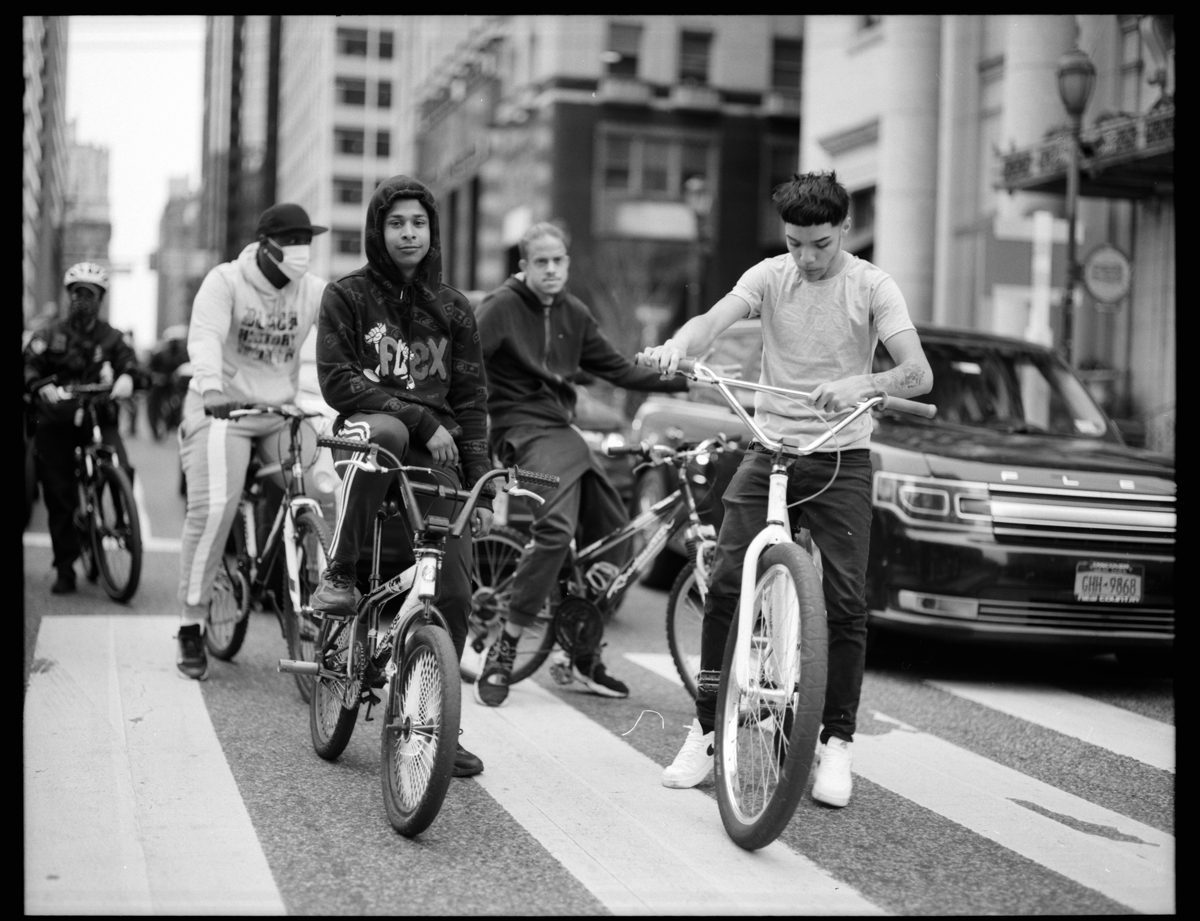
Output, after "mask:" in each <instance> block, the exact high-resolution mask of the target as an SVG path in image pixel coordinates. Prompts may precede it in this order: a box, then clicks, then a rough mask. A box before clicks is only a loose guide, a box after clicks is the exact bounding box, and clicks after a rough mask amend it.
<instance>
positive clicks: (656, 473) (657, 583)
mask: <svg viewBox="0 0 1200 921" xmlns="http://www.w3.org/2000/svg"><path fill="white" fill-rule="evenodd" d="M667 494H668V492H667V483H666V480H665V478H664V472H663V471H661V470H647V471H644V472H643V473H642V475H641V476H639V477H638V479H637V482H636V483H634V485H633V512H634V514H635V515H640V514H642V512H644V511H646V510H647V509H648V508H650V507H651V506H652V505H654V503H656V502H658V501H660V500H661V499H663V498H665V497H666V496H667ZM632 543H633V554H634V555H636V554H638V553H640V552H641V550H642V548H643V547H644V546H646V541H645V540H644V539H643V538H642V537H640V536H639V537H635V538H634V539H633V542H632ZM683 563H684V558H683V556H682V555H681V554H679V553H676V552H675V551H674V550H672V549H671V548H670V547H664V548H663V549H662V551H661V552H660V553H659V554H658V556H656V557H655V558H654V560H653V561H652V562H651V563H650V565H649V566H648V567H647V568H646V571H645V572H643V573H642V576H641V579H639V581H640V582H641V584H642V585H644V586H646V587H647V588H662V589H668V588H670V587H671V585H672V584H673V583H674V582H675V577H676V576H677V575H678V574H679V570H681V569H682V568H683Z"/></svg>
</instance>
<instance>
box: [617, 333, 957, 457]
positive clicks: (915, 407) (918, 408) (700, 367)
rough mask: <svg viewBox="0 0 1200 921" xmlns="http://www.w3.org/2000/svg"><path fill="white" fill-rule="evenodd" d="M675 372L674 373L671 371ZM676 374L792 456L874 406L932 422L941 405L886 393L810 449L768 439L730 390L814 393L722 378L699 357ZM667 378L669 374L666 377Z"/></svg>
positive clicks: (644, 361) (790, 440)
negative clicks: (710, 391)
mask: <svg viewBox="0 0 1200 921" xmlns="http://www.w3.org/2000/svg"><path fill="white" fill-rule="evenodd" d="M634 364H636V365H638V366H639V367H646V368H657V367H658V362H656V361H654V360H652V359H651V358H649V357H648V356H646V355H645V354H644V353H639V354H638V355H636V356H634ZM667 373H671V372H667ZM674 373H675V374H681V375H683V376H685V377H688V378H690V379H691V380H694V381H696V382H698V383H701V384H710V385H712V386H713V387H715V388H716V390H717V392H718V393H720V394H721V396H722V397H724V399H725V401H726V402H727V403H728V404H729V406H730V408H731V409H732V410H733V411H734V412H735V413H736V414H737V415H738V416H739V417H740V418H741V420H742V421H743V422H744V423H746V425H747V427H749V429H750V431H751V432H753V433H754V437H755V439H756V440H757V441H759V442H760V443H761V444H763V445H764V446H765V447H767V448H769V449H771V450H777V451H779V450H781V451H786V452H787V453H789V454H807V453H810V452H812V451H814V450H816V448H817V447H819V446H820V445H822V444H824V443H825V442H826V441H828V440H829V439H830V438H832V437H833V436H835V435H836V434H837V433H838V432H839V431H841V430H842V429H843V428H845V427H846V426H847V425H849V424H850V423H851V422H853V421H854V420H855V419H857V418H858V417H859V416H861V415H862V414H863V413H865V412H866V411H867V410H869V409H871V408H872V407H875V406H879V407H880V408H881V409H892V410H896V411H899V412H904V413H909V414H911V415H915V416H922V417H924V418H926V419H932V418H933V417H934V416H935V415H936V414H937V406H935V405H933V404H932V403H919V402H917V401H916V400H907V399H904V398H903V397H894V396H890V395H889V394H886V393H878V394H876V395H874V396H871V397H867V398H866V399H865V400H861V401H859V402H858V403H857V404H856V405H855V407H854V409H853V410H851V412H850V414H849V415H847V416H846V417H844V418H843V419H841V420H839V421H838V422H836V423H834V425H833V426H831V427H830V429H829V431H828V432H826V433H825V434H823V435H819V436H817V438H815V439H813V441H812V442H810V443H809V444H808V445H806V446H801V445H799V444H796V443H795V441H796V440H795V438H794V437H791V436H788V437H786V438H785V439H783V440H781V441H776V440H775V439H773V438H771V437H770V436H768V435H767V434H766V433H765V432H763V430H762V429H761V428H759V426H758V424H757V423H756V422H755V421H754V418H753V417H752V416H751V415H750V413H748V412H747V411H746V410H745V408H744V407H743V406H742V405H741V402H740V401H739V400H738V399H737V398H736V397H734V396H733V394H732V393H730V391H729V388H730V387H738V388H741V389H745V390H756V391H760V392H763V393H774V394H778V395H780V396H785V397H791V398H793V399H800V400H806V401H811V399H812V397H811V394H808V393H804V392H802V391H799V390H789V389H787V388H786V387H772V386H770V385H768V384H756V383H750V382H749V381H743V380H739V379H738V378H733V377H721V376H720V375H718V374H717V373H716V372H715V371H713V370H712V369H711V368H710V367H708V365H706V364H704V363H703V362H702V361H700V360H699V359H696V358H681V359H679V362H678V363H677V365H676V367H675V371H674ZM664 376H666V374H664Z"/></svg>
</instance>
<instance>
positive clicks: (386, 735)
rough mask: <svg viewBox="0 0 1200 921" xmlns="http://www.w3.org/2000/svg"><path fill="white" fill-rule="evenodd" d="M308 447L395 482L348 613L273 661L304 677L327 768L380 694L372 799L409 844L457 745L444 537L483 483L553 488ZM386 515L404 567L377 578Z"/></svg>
mask: <svg viewBox="0 0 1200 921" xmlns="http://www.w3.org/2000/svg"><path fill="white" fill-rule="evenodd" d="M318 443H319V444H321V445H324V446H326V447H329V448H336V449H342V450H347V451H351V452H354V453H355V454H356V455H365V458H360V457H359V456H355V457H352V458H350V459H349V460H342V461H338V462H337V463H338V464H339V465H346V464H352V465H355V466H357V467H359V468H360V469H362V470H365V471H367V472H370V473H384V472H389V471H390V472H393V473H394V474H395V480H394V482H393V483H392V485H391V486H389V488H388V492H387V494H386V495H385V496H384V499H383V502H382V504H381V505H380V508H379V511H378V512H377V513H376V516H375V523H374V534H373V539H372V544H371V574H370V577H369V579H368V583H367V590H366V593H365V594H364V595H363V596H362V598H361V599H360V600H359V602H358V607H357V610H356V612H355V614H354V615H353V616H352V617H340V616H337V615H331V614H328V613H324V612H317V616H318V617H319V618H320V621H321V627H320V632H319V634H318V638H317V653H316V655H315V656H313V657H312V658H311V659H310V660H308V661H303V660H298V659H295V658H293V659H280V660H279V670H280V671H282V672H289V673H291V674H293V675H307V676H311V678H312V679H313V680H314V682H315V684H314V687H313V692H312V699H311V700H310V701H309V730H310V733H311V736H312V743H313V748H314V750H315V751H316V753H317V754H318V755H320V756H321V757H322V758H324V759H326V760H327V761H334V760H336V759H337V758H338V757H339V756H340V755H341V754H342V752H343V751H345V749H346V745H347V744H349V742H350V736H351V734H352V733H353V732H354V726H355V723H356V721H357V719H358V712H359V708H360V707H361V705H362V704H364V703H365V704H366V705H367V712H366V716H365V718H364V719H365V720H367V721H369V720H370V719H371V709H372V707H374V706H375V705H376V704H378V703H380V698H379V697H377V696H376V694H375V691H376V690H380V689H382V690H383V694H384V699H385V700H386V703H385V704H384V718H383V732H382V739H381V743H380V760H381V762H382V784H383V801H384V806H385V808H386V810H387V817H388V821H389V822H390V823H391V825H392V827H393V828H395V829H396V831H398V832H400V834H402V835H405V836H408V837H412V836H414V835H417V834H420V833H421V832H422V831H424V830H425V829H426V828H428V827H429V825H430V823H431V822H433V820H434V818H435V817H436V816H437V814H438V811H439V810H440V809H441V807H442V802H443V801H444V800H445V797H446V791H447V789H448V788H449V785H450V778H451V776H452V775H453V771H454V756H455V749H456V748H457V745H458V727H459V718H460V714H461V706H462V682H461V680H460V679H459V676H458V663H457V661H456V657H455V653H454V643H453V641H452V640H451V639H450V631H449V627H448V626H447V624H446V620H445V617H444V616H443V615H442V613H441V611H439V610H438V608H437V605H436V604H434V598H435V597H436V595H437V593H438V583H439V580H440V576H441V564H442V559H443V557H444V556H445V550H446V541H447V540H449V539H450V538H452V537H453V538H458V537H460V536H461V535H462V533H463V531H464V530H465V529H466V528H467V527H468V524H469V522H470V520H471V514H472V512H474V510H475V506H476V504H477V503H478V501H479V497H480V496H481V495H482V493H483V489H484V487H485V486H486V485H487V484H488V483H490V482H492V481H493V480H495V481H497V483H498V484H499V485H500V488H502V489H503V490H504V491H505V492H507V493H508V494H509V495H520V496H525V497H528V498H532V499H533V500H534V501H541V497H540V496H538V495H537V494H536V493H533V492H530V491H528V490H527V489H524V488H522V487H523V486H528V485H541V486H553V485H556V484H557V483H558V477H556V476H549V475H546V474H540V473H534V472H533V471H529V470H521V469H519V468H516V467H511V468H506V469H504V468H502V469H496V470H491V471H489V472H488V473H486V474H484V475H483V476H482V477H480V478H479V480H478V481H477V482H476V483H475V486H474V487H473V488H472V489H471V490H469V491H468V490H462V489H459V488H457V486H455V485H454V484H453V483H452V482H450V481H449V478H448V477H447V475H446V474H445V473H444V472H443V471H440V470H435V469H433V468H430V467H415V466H406V465H405V464H402V463H401V462H400V460H399V458H397V457H396V456H395V455H394V454H392V453H391V452H390V451H388V450H387V449H386V448H383V447H381V446H379V445H377V444H373V443H370V442H362V441H352V440H348V439H340V438H322V439H320V440H319V442H318ZM381 457H382V460H383V463H381V462H380V460H381ZM414 477H421V478H422V479H414ZM501 480H503V481H504V482H503V483H502V484H500V483H499V481H501ZM418 495H420V496H427V497H432V498H435V499H443V500H448V501H450V502H452V503H454V505H455V507H457V508H458V509H459V511H458V512H457V514H455V515H454V517H453V519H451V518H448V517H446V516H443V515H438V514H433V513H432V512H431V511H429V510H426V511H422V509H421V506H420V505H419V504H418V501H417V496H418ZM396 515H403V516H405V519H406V521H407V525H408V528H409V533H410V534H411V535H412V550H413V558H414V561H413V563H412V564H411V565H410V566H408V567H407V568H405V569H404V570H403V571H402V572H399V573H397V574H396V575H394V576H392V577H391V578H389V579H387V581H384V579H383V575H382V572H381V570H382V562H381V559H382V547H383V530H384V523H385V522H386V521H387V520H388V519H390V518H392V517H394V516H396ZM389 618H390V619H389Z"/></svg>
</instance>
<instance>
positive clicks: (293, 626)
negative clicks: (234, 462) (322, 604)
mask: <svg viewBox="0 0 1200 921" xmlns="http://www.w3.org/2000/svg"><path fill="white" fill-rule="evenodd" d="M328 558H329V525H327V524H326V523H325V519H324V518H322V517H321V516H320V515H318V514H317V513H316V512H314V511H313V510H312V509H307V508H306V509H301V510H300V511H299V512H297V513H296V573H295V577H296V586H295V590H296V592H297V594H298V595H299V597H300V607H299V608H297V607H296V606H295V604H294V603H293V601H292V586H290V585H289V586H286V587H285V588H284V592H283V623H284V632H285V635H286V637H287V649H288V657H289V658H291V659H295V660H296V661H297V662H315V661H316V658H317V653H316V651H317V645H316V644H317V634H318V632H319V631H320V629H321V624H320V621H318V620H317V618H316V617H315V616H314V615H313V609H312V600H311V599H312V593H313V592H315V591H316V590H317V584H318V583H319V582H320V581H321V573H323V572H324V571H325V563H326V560H327V559H328ZM289 581H290V577H289ZM292 677H293V678H295V679H296V687H297V688H298V689H299V691H300V697H301V698H302V699H303V700H304V702H305V703H308V702H309V699H310V698H311V697H312V689H313V683H314V681H315V679H314V678H313V676H312V675H295V674H294V675H293V676H292Z"/></svg>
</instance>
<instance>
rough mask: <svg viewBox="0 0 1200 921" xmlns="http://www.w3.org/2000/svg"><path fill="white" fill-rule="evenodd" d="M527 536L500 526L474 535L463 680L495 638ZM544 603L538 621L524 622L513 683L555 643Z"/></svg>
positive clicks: (535, 667)
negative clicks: (476, 535) (528, 623)
mask: <svg viewBox="0 0 1200 921" xmlns="http://www.w3.org/2000/svg"><path fill="white" fill-rule="evenodd" d="M525 543H526V537H525V535H524V534H522V533H521V532H520V531H518V530H517V529H516V528H510V527H507V526H500V527H495V528H492V530H491V531H490V532H489V533H488V534H486V535H484V536H482V537H477V538H475V541H474V546H473V548H472V564H471V613H470V614H469V615H468V616H467V641H466V644H465V645H464V646H463V654H462V659H461V660H460V662H459V672H460V674H461V675H462V677H463V680H465V681H470V682H474V681H475V679H476V678H478V677H479V672H480V670H481V669H482V667H483V661H484V658H485V657H486V656H487V651H488V649H489V648H490V647H491V645H492V643H494V642H495V641H496V639H497V638H498V637H499V636H500V631H501V630H503V629H504V623H505V620H506V619H507V618H506V615H507V612H508V600H509V596H510V595H511V594H512V583H513V574H514V573H515V572H516V568H517V562H518V561H519V560H520V558H521V553H522V551H523V550H524V549H525ZM548 611H549V605H548V604H547V605H546V606H544V607H543V609H542V613H541V616H539V617H538V619H537V622H536V623H534V624H531V625H529V626H527V627H526V628H525V629H524V631H523V632H522V633H521V638H520V640H518V642H517V655H516V658H515V659H514V660H513V670H512V675H510V676H509V679H508V683H509V684H510V685H513V684H516V683H517V682H518V681H522V680H524V679H525V678H528V677H529V676H530V675H532V674H533V673H534V672H536V671H537V670H538V669H539V668H541V665H542V663H543V662H545V661H546V657H547V656H548V655H549V654H550V650H551V649H552V648H553V647H554V630H553V629H552V618H551V617H550V615H549V613H548Z"/></svg>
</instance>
